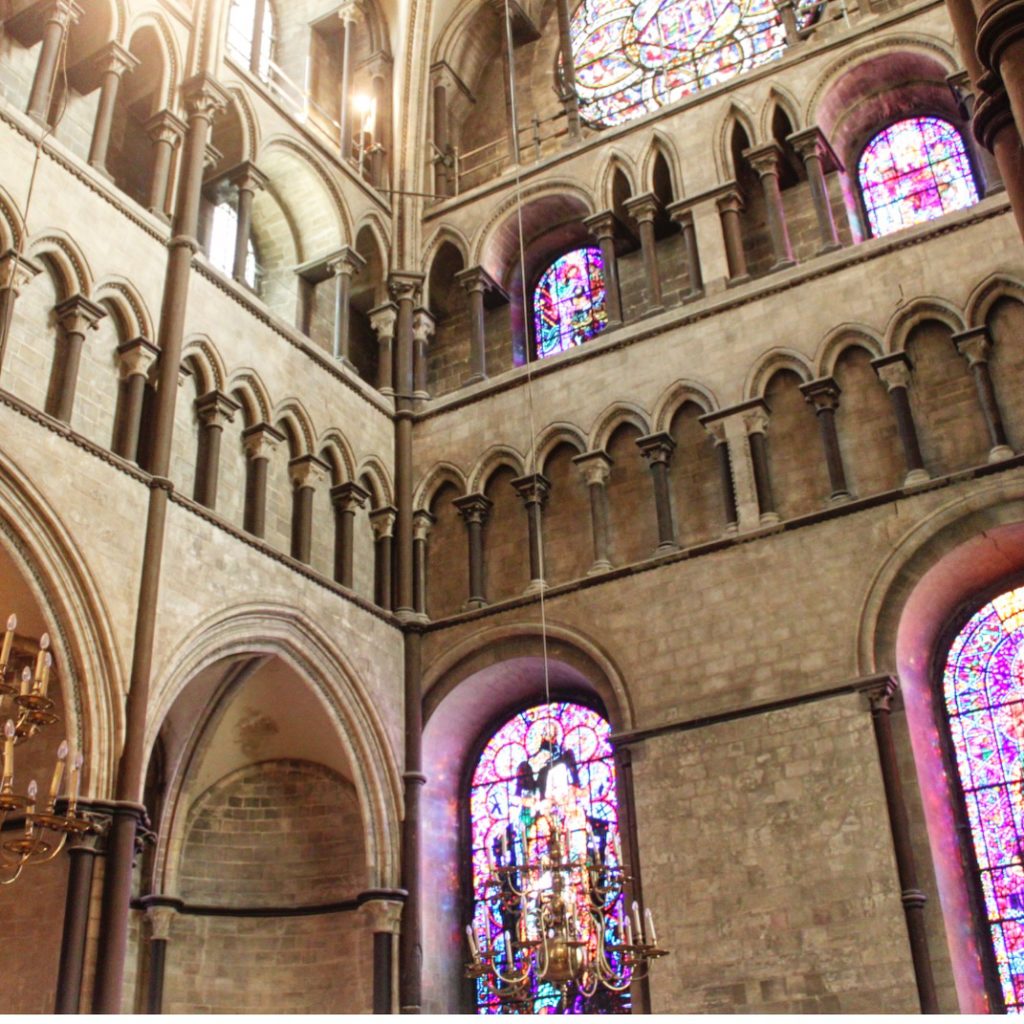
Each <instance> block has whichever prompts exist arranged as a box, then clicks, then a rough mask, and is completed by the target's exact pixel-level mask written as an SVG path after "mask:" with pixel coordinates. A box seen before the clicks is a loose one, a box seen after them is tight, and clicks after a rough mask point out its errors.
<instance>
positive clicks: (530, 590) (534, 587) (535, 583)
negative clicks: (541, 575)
mask: <svg viewBox="0 0 1024 1024" xmlns="http://www.w3.org/2000/svg"><path fill="white" fill-rule="evenodd" d="M547 589H548V582H547V580H530V582H529V583H527V584H526V589H525V590H524V591H523V597H533V596H534V595H535V594H543V593H544V591H545V590H547Z"/></svg>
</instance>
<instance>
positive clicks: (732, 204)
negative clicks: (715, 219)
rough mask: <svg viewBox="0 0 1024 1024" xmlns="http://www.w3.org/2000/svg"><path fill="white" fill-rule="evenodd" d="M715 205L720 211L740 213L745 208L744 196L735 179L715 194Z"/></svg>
mask: <svg viewBox="0 0 1024 1024" xmlns="http://www.w3.org/2000/svg"><path fill="white" fill-rule="evenodd" d="M715 205H716V206H717V207H718V212H719V213H740V212H742V210H743V196H742V195H741V194H740V190H739V188H738V187H737V185H736V182H735V181H731V182H729V183H728V184H727V185H725V186H723V187H722V188H721V189H719V191H718V192H717V193H716V194H715Z"/></svg>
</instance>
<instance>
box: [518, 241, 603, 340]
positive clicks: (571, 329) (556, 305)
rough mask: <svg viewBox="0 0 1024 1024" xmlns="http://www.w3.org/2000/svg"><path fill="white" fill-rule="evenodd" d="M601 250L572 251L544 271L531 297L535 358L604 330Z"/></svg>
mask: <svg viewBox="0 0 1024 1024" xmlns="http://www.w3.org/2000/svg"><path fill="white" fill-rule="evenodd" d="M605 298H606V292H605V285H604V260H603V259H602V258H601V250H600V249H595V248H585V249H574V250H573V251H572V252H567V253H566V254H565V255H564V256H560V257H559V258H558V259H557V260H555V262H554V263H552V264H551V266H550V267H548V269H547V270H545V271H544V275H543V277H541V279H540V281H539V282H538V284H537V288H536V289H535V291H534V293H533V324H534V338H535V339H536V344H537V358H538V359H544V358H545V357H546V356H551V355H554V354H555V353H556V352H564V351H565V350H566V349H570V348H574V347H575V346H577V345H582V344H583V343H584V342H585V341H589V340H590V339H591V338H593V337H594V335H595V334H598V333H599V332H600V331H603V330H604V329H605V327H607V326H608V311H607V309H606V303H605Z"/></svg>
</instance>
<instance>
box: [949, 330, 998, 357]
mask: <svg viewBox="0 0 1024 1024" xmlns="http://www.w3.org/2000/svg"><path fill="white" fill-rule="evenodd" d="M953 344H954V345H955V346H956V350H957V352H959V353H960V355H962V356H963V357H964V358H965V359H966V360H967V363H968V365H969V366H971V367H974V366H977V365H978V364H979V363H987V362H988V358H989V355H990V354H991V352H992V336H991V334H989V330H988V327H987V326H985V325H982V326H981V327H971V328H968V330H966V331H961V332H960V333H959V334H954V335H953Z"/></svg>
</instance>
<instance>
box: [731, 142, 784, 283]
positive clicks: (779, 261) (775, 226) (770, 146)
mask: <svg viewBox="0 0 1024 1024" xmlns="http://www.w3.org/2000/svg"><path fill="white" fill-rule="evenodd" d="M743 156H744V157H745V158H746V160H747V162H748V163H749V164H750V166H751V167H753V168H754V170H755V171H756V173H757V176H758V177H759V178H760V179H761V189H762V190H763V192H764V204H765V210H766V211H767V215H768V231H769V233H770V234H771V237H772V250H773V251H774V253H775V262H774V263H773V264H772V266H771V269H772V270H785V269H786V268H787V267H792V266H794V264H795V262H796V261H795V260H794V259H793V246H792V245H791V244H790V241H789V228H788V227H787V225H786V209H785V206H784V205H783V202H782V191H781V190H780V188H779V164H780V162H781V161H782V147H781V146H780V145H779V144H778V143H777V142H768V143H766V144H765V145H763V146H756V147H754V148H753V149H746V150H744V151H743Z"/></svg>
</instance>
